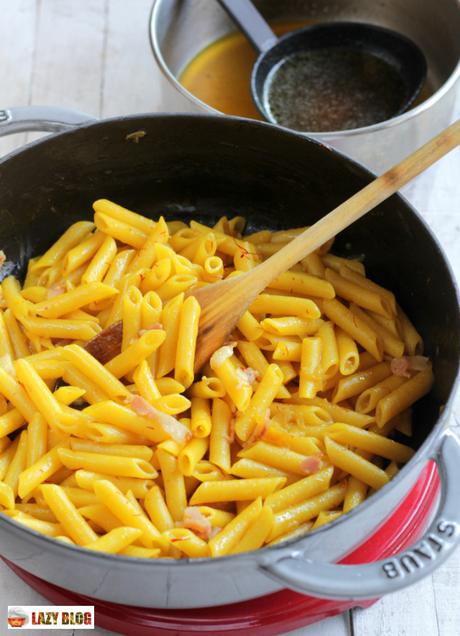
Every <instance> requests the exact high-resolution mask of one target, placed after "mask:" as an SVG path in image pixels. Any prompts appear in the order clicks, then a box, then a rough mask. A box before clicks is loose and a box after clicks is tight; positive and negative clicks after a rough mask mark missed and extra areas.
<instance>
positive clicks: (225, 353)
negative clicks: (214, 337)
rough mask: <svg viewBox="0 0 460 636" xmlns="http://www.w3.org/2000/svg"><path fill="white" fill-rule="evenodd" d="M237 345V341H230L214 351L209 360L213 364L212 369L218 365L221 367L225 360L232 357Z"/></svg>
mask: <svg viewBox="0 0 460 636" xmlns="http://www.w3.org/2000/svg"><path fill="white" fill-rule="evenodd" d="M235 347H236V342H230V343H228V344H225V345H224V346H223V347H220V348H219V349H217V351H214V353H213V354H212V356H211V359H210V360H209V364H210V365H211V369H215V368H216V367H220V366H221V365H222V364H223V363H224V362H225V360H227V359H228V358H231V357H232V355H233V349H234V348H235Z"/></svg>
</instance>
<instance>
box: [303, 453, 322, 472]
mask: <svg viewBox="0 0 460 636" xmlns="http://www.w3.org/2000/svg"><path fill="white" fill-rule="evenodd" d="M322 465H323V462H322V461H321V459H320V458H319V457H315V455H310V456H309V457H305V459H304V460H303V462H302V463H301V464H300V469H301V470H302V472H303V473H304V474H305V475H313V473H317V472H318V470H319V469H320V468H321V466H322Z"/></svg>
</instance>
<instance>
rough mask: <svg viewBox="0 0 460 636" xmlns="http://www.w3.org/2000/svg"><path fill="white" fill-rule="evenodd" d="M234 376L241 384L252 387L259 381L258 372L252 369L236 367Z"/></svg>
mask: <svg viewBox="0 0 460 636" xmlns="http://www.w3.org/2000/svg"><path fill="white" fill-rule="evenodd" d="M236 375H237V376H238V379H239V381H240V383H241V384H249V385H253V384H254V383H255V382H257V380H258V379H259V372H258V371H256V370H255V369H253V368H252V367H246V368H245V369H242V368H241V367H238V369H237V370H236Z"/></svg>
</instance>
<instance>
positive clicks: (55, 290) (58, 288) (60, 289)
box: [47, 283, 66, 299]
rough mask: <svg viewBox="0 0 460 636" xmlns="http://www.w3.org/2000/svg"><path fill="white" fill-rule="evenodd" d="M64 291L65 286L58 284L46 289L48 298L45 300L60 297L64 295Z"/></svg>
mask: <svg viewBox="0 0 460 636" xmlns="http://www.w3.org/2000/svg"><path fill="white" fill-rule="evenodd" d="M65 291H66V286H65V283H59V284H57V285H53V286H52V287H50V288H49V289H48V296H47V298H48V299H49V298H54V297H55V296H60V295H61V294H64V293H65Z"/></svg>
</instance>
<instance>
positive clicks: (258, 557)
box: [0, 113, 460, 569]
mask: <svg viewBox="0 0 460 636" xmlns="http://www.w3.org/2000/svg"><path fill="white" fill-rule="evenodd" d="M146 119H147V120H149V119H150V120H158V119H163V120H167V121H168V120H171V121H175V120H178V119H190V120H201V121H210V122H214V123H216V124H217V125H218V126H224V127H225V126H232V125H233V124H235V123H238V124H239V125H240V126H242V127H243V128H244V127H256V128H265V129H266V134H269V135H274V136H280V137H286V136H288V137H292V138H293V139H294V138H295V139H297V141H296V143H302V144H313V145H315V146H319V147H322V148H324V149H326V150H327V151H328V152H332V153H333V154H334V155H337V157H338V159H342V160H344V161H346V162H347V164H348V165H349V166H350V168H353V169H354V171H355V172H356V171H357V172H358V173H361V174H362V175H363V176H364V177H369V178H372V177H374V176H375V175H374V174H373V173H372V172H371V171H370V170H369V169H368V168H366V167H364V166H363V165H362V164H360V163H359V162H357V161H356V160H354V159H351V158H350V157H348V156H347V155H345V154H344V153H342V152H340V151H338V150H336V149H335V148H332V147H330V146H329V145H328V144H327V143H324V142H322V141H320V140H318V139H311V138H310V137H308V136H305V135H302V134H299V133H298V132H295V131H292V130H289V129H286V128H282V127H280V126H273V125H272V124H269V123H267V122H264V121H257V120H252V119H246V118H243V117H233V116H226V117H221V116H217V115H214V114H207V113H136V114H134V115H125V116H117V117H110V118H106V119H102V120H96V121H94V122H89V123H85V124H83V125H81V126H79V127H78V128H74V129H72V130H65V131H63V132H60V133H58V134H56V135H52V136H47V137H43V138H41V139H38V140H35V141H33V142H31V143H29V144H27V145H25V146H23V147H21V148H19V149H16V150H14V151H13V152H12V153H9V154H8V155H6V156H5V157H3V158H1V159H0V168H1V166H2V165H3V164H4V163H6V162H7V161H9V160H11V159H17V158H18V157H19V156H20V155H21V154H22V153H23V152H27V151H28V150H29V149H32V148H34V147H36V146H40V145H42V144H50V143H53V142H54V140H55V139H58V138H60V137H62V136H69V135H78V134H79V131H86V130H87V129H89V128H92V127H102V126H106V125H110V124H112V123H116V122H126V123H131V122H133V123H134V124H135V125H137V124H138V123H140V122H142V121H143V122H145V120H146ZM393 196H396V197H398V198H399V199H400V200H401V201H402V203H403V204H404V205H405V207H406V208H407V209H408V210H409V212H410V213H411V214H413V215H415V216H416V218H417V220H418V221H419V222H420V223H421V224H422V225H423V227H424V229H425V230H426V231H427V233H428V234H429V236H430V238H431V240H432V241H433V244H434V246H435V247H436V248H437V250H438V252H439V253H440V254H441V256H442V259H443V261H444V264H445V266H446V269H447V273H448V275H449V277H450V279H451V283H452V287H453V291H454V294H455V297H456V300H457V306H458V308H459V312H460V290H459V286H458V283H457V280H456V277H455V275H454V273H453V270H452V267H451V265H450V262H449V260H448V259H447V257H446V255H445V253H444V249H443V247H442V246H441V245H440V243H439V241H438V239H437V237H436V236H435V235H434V233H433V232H432V230H431V228H430V227H429V225H428V223H427V222H426V221H425V220H424V219H423V217H422V216H421V215H420V214H419V213H418V212H417V210H416V209H415V208H414V207H413V206H412V205H411V204H410V203H409V202H408V201H407V199H406V198H405V197H404V196H403V195H401V194H400V193H396V194H394V195H393ZM459 384H460V353H459V357H458V360H457V374H456V378H455V380H454V383H453V386H452V389H451V392H450V394H449V398H448V400H447V401H446V403H445V405H444V409H443V411H442V413H440V415H439V417H438V419H437V421H436V423H435V424H434V426H433V428H432V430H431V431H430V433H429V435H428V436H427V438H426V439H425V440H424V442H423V443H422V445H421V446H420V448H418V450H417V451H416V453H415V455H414V456H413V457H412V459H411V460H410V461H409V462H408V463H407V464H405V465H404V466H403V467H402V468H401V470H400V471H399V472H398V474H397V475H396V476H395V477H394V478H393V479H392V480H391V481H390V482H388V483H387V484H385V486H383V488H381V489H380V490H379V491H378V492H377V493H374V494H373V495H372V496H371V497H368V498H367V499H366V500H365V501H364V502H362V503H361V504H360V505H359V506H357V507H356V508H354V509H353V510H351V511H349V512H348V513H347V514H346V515H343V516H341V517H339V518H338V519H335V520H334V521H332V522H330V523H328V524H326V525H324V526H321V527H320V528H317V529H316V530H314V531H313V532H312V533H308V534H307V535H305V536H303V537H299V538H294V539H291V540H288V541H286V542H284V543H280V544H276V545H274V546H267V547H264V548H260V549H258V550H255V551H251V552H245V553H241V554H235V555H228V556H222V557H218V558H216V557H206V558H195V559H190V558H188V559H181V560H173V559H171V560H170V559H167V560H163V559H148V558H139V557H129V556H123V555H114V554H108V553H102V552H94V551H92V550H88V549H86V548H84V547H82V546H76V545H70V544H67V543H64V542H61V541H59V540H56V539H53V538H52V537H48V536H46V535H43V534H40V533H39V532H37V531H35V530H31V529H29V528H28V527H27V526H24V525H23V524H20V523H19V522H17V521H15V520H14V517H8V516H5V515H0V526H1V525H2V523H5V524H6V526H10V528H11V529H12V530H16V531H19V533H20V534H23V535H24V536H25V537H26V538H27V540H28V541H29V542H30V541H31V542H32V543H35V544H37V545H42V546H48V547H49V548H50V549H51V551H52V552H56V553H58V554H59V553H62V554H65V553H66V552H67V551H68V550H71V551H76V552H77V553H78V554H80V557H81V558H82V559H86V558H90V559H91V561H92V563H93V564H97V562H98V561H99V562H101V563H103V562H107V561H108V560H110V561H111V562H112V563H113V564H115V565H120V566H126V565H129V566H130V567H135V568H137V567H152V565H155V566H157V567H158V566H160V567H163V568H165V569H169V568H171V567H173V568H176V569H177V568H181V567H190V566H191V565H197V566H200V567H213V565H215V564H216V563H224V562H225V563H227V562H230V561H231V562H233V563H235V562H236V561H237V560H238V561H240V562H241V561H245V560H246V561H248V560H249V561H256V562H257V563H259V564H260V563H262V562H263V561H264V558H266V557H267V556H268V555H273V554H275V553H278V555H279V554H280V553H283V552H288V553H289V554H292V552H293V547H294V546H296V548H297V547H302V548H303V547H304V544H306V543H307V542H308V540H309V538H310V537H311V536H315V537H316V536H318V535H319V534H321V533H325V532H330V531H332V530H335V528H336V527H338V526H340V525H342V524H344V523H345V522H347V521H350V520H352V519H355V517H357V516H359V515H361V514H364V513H365V512H366V511H367V510H368V508H369V507H370V506H371V505H372V504H373V502H374V501H375V500H376V497H380V496H382V493H386V492H388V491H389V490H390V488H394V487H395V486H396V485H397V484H398V483H399V482H400V481H402V480H403V479H405V477H406V475H407V474H408V473H409V472H411V471H412V470H414V469H415V466H416V464H420V463H421V462H422V461H427V460H428V459H430V458H431V457H432V456H433V455H434V453H435V451H436V449H437V448H438V447H439V446H440V444H441V442H442V439H443V431H444V430H445V428H446V423H447V420H448V419H449V417H450V416H451V407H452V403H453V401H454V398H455V393H456V390H457V389H458V386H459ZM6 557H7V555H6Z"/></svg>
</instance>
